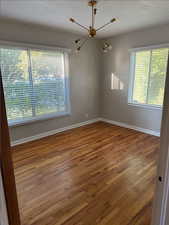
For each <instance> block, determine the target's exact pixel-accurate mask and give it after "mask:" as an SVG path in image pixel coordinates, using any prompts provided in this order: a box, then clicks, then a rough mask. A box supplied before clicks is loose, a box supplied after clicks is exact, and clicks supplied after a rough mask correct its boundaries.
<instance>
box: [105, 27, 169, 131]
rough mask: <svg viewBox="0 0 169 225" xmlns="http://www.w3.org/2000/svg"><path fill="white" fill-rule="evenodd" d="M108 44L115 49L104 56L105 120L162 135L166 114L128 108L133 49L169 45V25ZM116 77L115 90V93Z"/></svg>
mask: <svg viewBox="0 0 169 225" xmlns="http://www.w3.org/2000/svg"><path fill="white" fill-rule="evenodd" d="M108 42H110V43H111V44H112V46H113V49H112V51H111V52H109V53H107V54H104V56H103V69H102V76H101V77H102V81H101V85H102V88H101V96H102V103H101V117H104V118H106V119H109V120H113V121H118V122H122V123H126V124H129V125H134V126H137V127H141V128H145V129H150V130H153V131H156V132H159V131H160V126H161V116H162V110H159V109H148V108H143V107H137V106H132V105H128V85H129V75H130V53H129V49H131V48H136V47H144V46H149V45H159V44H162V43H169V25H165V26H160V27H156V28H151V29H145V30H141V31H137V32H131V33H127V34H123V35H119V36H115V37H113V38H110V39H108ZM112 74H114V76H115V89H111V76H112ZM117 84H118V85H117Z"/></svg>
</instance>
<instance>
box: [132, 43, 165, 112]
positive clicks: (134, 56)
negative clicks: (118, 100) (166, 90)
mask: <svg viewBox="0 0 169 225" xmlns="http://www.w3.org/2000/svg"><path fill="white" fill-rule="evenodd" d="M162 48H169V44H161V45H152V46H146V47H140V48H132V49H129V54H130V70H129V81H128V105H130V106H136V107H142V108H148V109H157V110H162V108H163V106H161V105H153V104H143V103H135V102H133V91H134V80H135V64H136V53H137V52H141V51H146V50H147V51H152V50H155V49H162ZM150 63H151V62H150Z"/></svg>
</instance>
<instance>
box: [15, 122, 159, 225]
mask: <svg viewBox="0 0 169 225" xmlns="http://www.w3.org/2000/svg"><path fill="white" fill-rule="evenodd" d="M13 149H14V151H13V161H14V168H15V176H16V183H17V192H18V198H19V207H20V212H21V219H22V225H150V217H151V210H152V199H153V195H154V183H155V174H156V159H157V154H158V151H159V138H157V137H154V136H151V135H147V134H143V133H140V132H137V131H134V130H130V129H126V128H121V127H118V126H113V125H110V124H107V123H103V122H98V123H95V124H91V125H87V126H84V127H81V128H77V129H73V130H70V131H67V132H63V133H60V134H57V135H54V136H50V137H47V138H43V139H41V140H38V141H34V142H31V143H27V144H23V145H20V146H17V147H15V148H13Z"/></svg>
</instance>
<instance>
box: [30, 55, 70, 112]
mask: <svg viewBox="0 0 169 225" xmlns="http://www.w3.org/2000/svg"><path fill="white" fill-rule="evenodd" d="M30 54H31V63H32V76H33V89H34V104H35V112H36V115H43V114H48V113H54V112H63V111H65V110H66V109H65V78H64V57H63V54H62V53H58V52H57V53H56V52H48V51H31V52H30Z"/></svg>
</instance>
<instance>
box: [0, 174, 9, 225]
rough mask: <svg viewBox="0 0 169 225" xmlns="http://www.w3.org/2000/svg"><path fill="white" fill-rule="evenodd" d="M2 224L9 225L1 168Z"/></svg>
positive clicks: (0, 214) (0, 200)
mask: <svg viewBox="0 0 169 225" xmlns="http://www.w3.org/2000/svg"><path fill="white" fill-rule="evenodd" d="M0 225H8V218H7V210H6V203H5V195H4V188H3V183H2V175H1V170H0Z"/></svg>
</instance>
